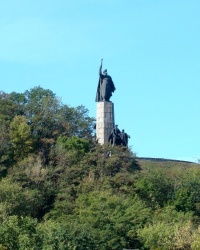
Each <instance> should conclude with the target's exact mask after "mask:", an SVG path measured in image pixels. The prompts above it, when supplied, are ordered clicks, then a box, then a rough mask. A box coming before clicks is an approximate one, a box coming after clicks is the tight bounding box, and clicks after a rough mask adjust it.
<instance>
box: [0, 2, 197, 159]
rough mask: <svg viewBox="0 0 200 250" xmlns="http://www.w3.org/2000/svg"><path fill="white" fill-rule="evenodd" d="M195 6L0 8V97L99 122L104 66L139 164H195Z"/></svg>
mask: <svg viewBox="0 0 200 250" xmlns="http://www.w3.org/2000/svg"><path fill="white" fill-rule="evenodd" d="M199 16H200V1H198V0H190V1H189V0H151V1H150V0H84V1H83V0H40V1H38V0H1V1H0V36H1V37H0V38H1V39H0V90H2V91H5V92H6V93H10V92H12V91H16V92H19V93H20V92H24V91H25V90H30V89H31V88H33V87H35V86H39V85H40V86H41V87H43V88H45V89H50V90H52V91H53V92H54V93H55V94H56V95H57V96H58V97H60V98H61V99H62V102H63V103H65V104H68V105H70V106H72V107H76V106H78V105H84V106H85V107H86V108H88V110H89V115H90V116H92V117H95V116H96V103H95V95H96V88H97V82H98V69H99V65H100V60H101V58H103V59H104V62H103V68H107V69H108V74H110V75H111V76H112V78H113V81H114V83H115V86H116V91H115V93H114V94H113V97H112V98H111V101H112V102H113V103H114V105H115V121H116V123H117V124H118V126H119V128H120V129H123V128H124V129H125V131H126V132H127V133H128V134H130V136H131V139H130V143H129V144H130V145H131V146H132V150H133V151H134V152H136V154H137V155H138V156H144V157H162V158H170V159H183V160H192V161H195V160H196V159H197V158H200V149H199V141H200V116H199V107H200V98H199V93H200V84H199V83H200V69H199V66H200V49H199V47H200V18H199Z"/></svg>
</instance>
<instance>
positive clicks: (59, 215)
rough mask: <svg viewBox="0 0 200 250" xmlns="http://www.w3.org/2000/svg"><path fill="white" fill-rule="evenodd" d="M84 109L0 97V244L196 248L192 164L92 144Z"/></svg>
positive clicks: (77, 249)
mask: <svg viewBox="0 0 200 250" xmlns="http://www.w3.org/2000/svg"><path fill="white" fill-rule="evenodd" d="M93 126H94V119H93V118H91V117H89V116H88V110H87V109H86V108H85V107H83V106H78V107H76V108H72V107H69V106H67V105H63V104H62V102H61V101H60V99H59V98H57V97H56V95H55V94H54V93H53V92H52V91H51V90H48V89H43V88H41V87H40V86H39V87H35V88H33V89H31V90H27V91H25V92H24V93H15V92H13V93H11V94H6V93H4V92H1V93H0V249H2V250H8V249H9V250H12V249H15V250H25V249H27V250H40V249H41V250H42V249H43V250H51V249H52V250H57V249H58V250H59V249H60V250H65V249H66V250H85V249H89V250H96V249H98V250H109V249H110V250H114V249H116V250H118V249H119V250H121V249H123V248H125V249H135V248H139V249H145V250H148V249H157V250H158V249H175V250H176V249H177V250H178V249H179V250H182V249H191V250H198V249H200V240H199V238H200V226H199V225H200V169H199V166H198V165H194V164H186V163H180V162H179V163H174V162H158V161H157V162H149V161H148V162H147V161H146V162H145V161H141V160H138V159H137V158H136V157H135V154H134V153H133V152H131V150H130V149H127V148H125V147H112V146H110V145H98V144H96V142H95V140H94V139H93V135H94V133H93Z"/></svg>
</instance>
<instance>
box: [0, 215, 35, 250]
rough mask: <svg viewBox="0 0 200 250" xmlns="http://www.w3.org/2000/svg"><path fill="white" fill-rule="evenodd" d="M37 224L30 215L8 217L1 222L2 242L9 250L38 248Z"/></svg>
mask: <svg viewBox="0 0 200 250" xmlns="http://www.w3.org/2000/svg"><path fill="white" fill-rule="evenodd" d="M36 225H37V221H36V220H34V219H32V218H30V217H17V216H10V217H7V219H6V220H3V222H2V223H1V224H0V243H1V244H2V246H4V247H5V249H9V250H36V249H38V248H37V234H36Z"/></svg>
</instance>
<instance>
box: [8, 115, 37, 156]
mask: <svg viewBox="0 0 200 250" xmlns="http://www.w3.org/2000/svg"><path fill="white" fill-rule="evenodd" d="M10 139H11V143H12V146H13V149H14V158H15V160H18V159H23V158H24V157H26V156H27V155H28V153H30V152H31V151H32V150H33V138H32V136H31V131H30V127H29V126H28V124H27V120H26V118H25V117H24V116H15V117H14V119H13V121H12V122H11V124H10Z"/></svg>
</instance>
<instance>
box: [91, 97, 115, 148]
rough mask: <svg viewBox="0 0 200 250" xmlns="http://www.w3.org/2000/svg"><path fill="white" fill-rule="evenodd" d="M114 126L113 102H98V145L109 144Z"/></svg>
mask: <svg viewBox="0 0 200 250" xmlns="http://www.w3.org/2000/svg"><path fill="white" fill-rule="evenodd" d="M114 125H115V119H114V104H113V103H112V102H98V103H97V119H96V139H97V141H98V143H100V144H104V143H107V142H108V138H109V135H110V133H111V131H112V129H113V128H114Z"/></svg>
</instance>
